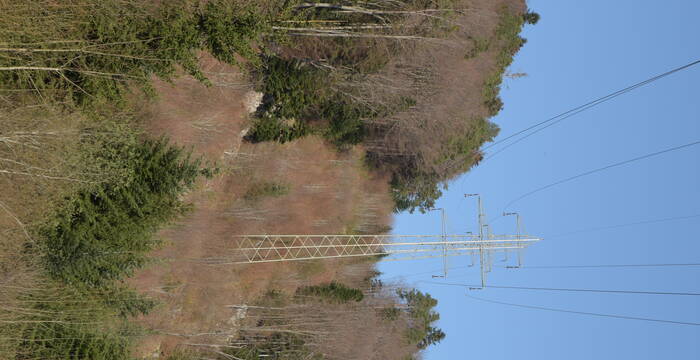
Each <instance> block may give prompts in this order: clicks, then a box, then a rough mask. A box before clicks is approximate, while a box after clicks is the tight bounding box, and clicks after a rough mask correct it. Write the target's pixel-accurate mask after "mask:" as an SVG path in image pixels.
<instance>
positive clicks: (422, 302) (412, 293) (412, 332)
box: [397, 289, 445, 349]
mask: <svg viewBox="0 0 700 360" xmlns="http://www.w3.org/2000/svg"><path fill="white" fill-rule="evenodd" d="M397 295H398V296H399V298H400V299H401V300H403V301H405V302H406V305H408V315H409V316H410V317H411V319H412V324H411V325H410V327H409V328H408V330H407V331H406V340H407V342H408V343H409V344H414V345H416V346H417V347H418V348H419V349H425V348H426V347H428V346H430V345H432V344H436V343H438V342H440V341H442V340H443V339H444V338H445V333H444V332H443V331H442V330H440V329H439V328H436V327H433V326H431V325H432V323H433V322H435V321H437V320H439V319H440V314H438V313H437V312H435V310H433V308H435V306H437V303H438V302H437V300H436V299H434V298H433V297H432V296H430V294H427V293H422V292H420V291H418V290H416V289H411V290H403V289H401V290H398V291H397Z"/></svg>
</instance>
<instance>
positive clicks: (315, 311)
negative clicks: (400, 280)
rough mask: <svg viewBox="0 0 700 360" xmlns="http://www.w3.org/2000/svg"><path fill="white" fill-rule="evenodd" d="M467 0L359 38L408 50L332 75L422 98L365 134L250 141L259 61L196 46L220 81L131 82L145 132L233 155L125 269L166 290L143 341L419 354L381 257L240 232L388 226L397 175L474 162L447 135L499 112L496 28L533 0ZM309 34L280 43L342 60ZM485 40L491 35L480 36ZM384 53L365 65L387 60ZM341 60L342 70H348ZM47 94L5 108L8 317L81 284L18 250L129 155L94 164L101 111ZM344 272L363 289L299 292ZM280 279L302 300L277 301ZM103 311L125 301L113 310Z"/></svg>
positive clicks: (385, 96) (1, 117)
mask: <svg viewBox="0 0 700 360" xmlns="http://www.w3.org/2000/svg"><path fill="white" fill-rule="evenodd" d="M0 2H1V0H0ZM271 3H272V2H271ZM459 4H460V6H461V7H462V12H459V13H458V15H456V16H449V17H445V18H443V19H441V22H442V23H443V24H451V25H452V26H451V27H450V29H443V30H444V33H442V34H441V36H442V37H441V38H440V40H439V41H437V40H435V39H432V40H431V39H427V38H430V37H432V35H434V34H421V33H419V31H418V29H421V24H423V23H424V22H425V21H429V20H430V19H431V16H432V15H431V16H426V13H415V14H409V15H407V16H406V17H405V23H404V25H406V26H407V27H409V28H411V29H412V30H410V31H409V32H410V33H411V35H410V36H414V37H422V38H425V39H419V40H416V39H408V38H401V39H399V38H391V37H380V38H372V39H361V40H359V41H358V43H359V44H360V45H361V46H358V49H362V48H363V47H364V48H368V47H376V48H385V49H387V50H386V51H387V52H388V51H390V50H391V51H392V52H397V53H399V54H401V56H396V57H392V58H391V59H390V60H389V62H388V63H386V64H385V66H384V67H383V69H382V70H381V71H379V72H375V73H372V74H370V75H366V76H365V75H362V76H359V77H355V78H353V80H354V81H343V82H339V83H338V84H337V88H336V90H337V91H340V92H344V93H348V94H351V95H352V96H354V97H355V99H356V101H357V102H358V103H363V104H365V105H367V106H368V107H370V108H375V109H379V108H381V107H385V106H388V105H389V104H390V103H391V102H392V101H393V100H395V99H396V98H401V97H407V98H408V97H410V98H412V99H415V100H416V102H415V104H413V105H411V106H410V108H408V109H405V110H403V111H400V112H397V113H396V114H393V115H392V116H390V117H383V118H376V119H373V120H372V121H371V122H369V124H368V125H369V127H368V129H369V130H368V131H369V136H368V140H367V141H365V142H364V143H363V144H362V145H361V146H355V147H345V148H343V149H342V150H339V149H338V147H337V146H334V144H329V143H328V141H326V140H324V139H322V138H320V137H307V138H304V139H299V140H296V141H293V142H289V143H285V144H279V143H256V144H252V143H248V142H245V141H243V135H244V134H245V133H246V131H247V130H248V128H249V126H250V124H251V117H250V115H249V114H248V113H247V110H246V106H245V104H244V100H245V98H246V94H248V93H249V91H251V89H253V88H254V87H255V84H252V83H251V82H250V81H249V79H250V78H249V76H248V74H245V73H243V72H242V71H241V70H240V69H238V68H236V67H233V66H231V65H227V64H224V63H222V62H220V61H218V60H216V59H215V58H214V57H213V56H212V55H210V54H209V53H206V52H199V53H197V56H198V59H197V61H198V63H199V68H200V69H201V74H202V75H204V76H206V77H207V78H208V79H209V81H210V83H211V86H206V85H204V84H203V83H202V82H201V81H199V80H197V79H196V78H195V77H192V76H184V75H183V72H178V75H182V76H181V77H179V78H177V79H175V80H173V81H172V82H168V81H165V80H159V79H157V78H155V76H152V75H153V74H149V75H151V76H152V77H151V78H149V79H148V82H149V83H152V84H153V88H154V92H155V94H156V98H155V99H141V98H140V93H138V92H132V93H130V94H129V95H128V96H127V98H126V100H125V102H126V103H127V104H128V105H129V106H131V108H130V112H129V114H128V115H124V117H125V119H127V118H128V120H124V122H123V123H122V126H124V127H136V126H138V127H139V128H143V130H144V132H145V133H144V134H140V136H141V137H144V138H145V137H160V136H166V137H168V138H170V139H171V140H172V141H173V142H174V143H175V144H178V145H182V146H185V147H187V148H191V149H192V150H193V152H194V154H195V155H196V156H203V157H204V158H205V159H207V160H209V161H211V162H216V164H217V166H218V167H219V168H220V169H221V172H220V173H219V174H218V175H217V176H215V177H213V178H211V179H202V180H200V181H199V183H198V184H197V186H196V188H195V189H193V190H191V191H190V192H189V193H187V194H184V195H183V196H184V199H185V200H186V201H187V202H190V203H191V204H192V205H193V210H192V211H191V212H190V213H188V214H187V215H186V216H185V217H182V218H180V219H179V220H178V221H176V222H175V223H174V224H171V225H168V226H167V227H165V228H163V229H162V230H161V231H159V232H158V234H157V237H158V238H160V239H162V240H163V246H162V248H160V249H159V250H157V251H155V252H154V253H153V254H152V255H153V262H152V263H150V264H149V265H148V266H146V267H145V268H143V269H141V270H139V271H137V272H136V274H135V275H134V276H133V277H131V278H130V279H129V280H128V284H129V285H131V286H133V287H134V288H135V289H137V290H138V291H139V292H140V293H143V294H147V295H149V296H151V297H153V298H156V299H158V300H159V301H160V303H159V306H158V307H157V308H156V309H155V310H153V311H151V312H150V313H149V314H147V315H145V316H141V317H139V319H138V322H139V323H140V324H141V325H143V326H144V327H145V328H146V329H148V330H149V332H148V335H147V336H145V337H143V338H142V339H141V340H140V341H139V343H138V346H137V349H135V355H137V356H142V357H146V356H148V357H151V356H159V357H165V356H168V355H171V354H173V353H175V351H176V350H177V349H183V348H185V349H190V350H196V353H195V355H192V358H199V357H200V356H201V357H208V356H214V357H216V356H219V355H221V354H220V353H221V351H222V350H223V349H225V348H226V347H227V346H248V345H251V344H253V343H254V342H255V341H253V340H250V339H253V338H256V337H257V339H258V340H259V341H262V339H264V338H268V336H267V335H269V333H272V332H275V331H278V330H284V331H290V332H293V333H298V334H302V336H304V339H305V342H306V345H307V346H309V347H311V348H312V349H313V351H314V352H315V353H317V354H323V355H324V356H325V357H326V358H329V359H353V358H355V359H399V358H406V357H411V356H416V355H415V354H416V352H417V351H418V349H417V348H416V346H415V344H408V343H407V342H406V339H405V330H406V326H407V324H408V323H409V322H410V320H409V319H408V318H407V315H406V314H405V313H403V312H400V313H399V315H398V317H397V318H396V319H394V320H387V319H386V318H385V317H384V316H383V315H382V313H381V310H382V309H385V308H394V307H396V308H401V304H400V301H399V300H398V299H397V298H396V295H395V293H394V292H393V290H392V289H393V288H392V287H390V286H388V287H387V288H386V289H383V290H382V289H378V288H377V287H376V284H374V283H372V282H371V280H372V279H373V278H375V277H376V276H377V275H378V274H377V273H376V271H375V270H374V261H375V260H376V259H362V258H355V259H344V260H316V261H299V262H288V263H271V264H248V265H237V264H230V263H231V262H235V261H239V260H241V258H240V255H239V254H237V252H236V249H235V247H234V246H232V244H233V241H232V237H233V236H234V235H240V234H265V233H268V234H271V233H276V234H314V233H316V234H318V233H342V234H356V233H377V232H385V231H388V230H389V229H390V226H391V214H392V210H394V205H393V199H392V194H391V191H390V184H389V183H390V181H391V180H392V176H394V177H395V176H396V175H397V174H399V175H402V174H403V175H406V176H414V175H415V174H414V173H411V171H413V169H415V168H420V169H421V171H424V172H425V173H429V174H435V173H439V174H440V179H443V180H444V179H449V178H451V177H453V176H455V175H456V174H458V173H460V172H463V171H466V170H467V169H468V168H469V167H470V166H472V165H473V164H475V163H477V162H478V160H479V159H480V155H479V153H478V151H475V152H466V153H462V157H460V158H445V154H446V151H447V152H449V151H448V150H449V149H446V147H449V146H452V145H453V144H452V143H450V141H449V136H447V135H448V134H471V133H473V132H474V127H475V126H480V125H478V124H477V120H474V119H479V121H485V119H487V118H488V117H489V116H490V115H493V108H489V104H487V103H485V101H484V94H483V89H484V84H485V83H487V82H488V81H489V77H490V76H492V74H493V73H494V72H495V71H496V72H497V71H498V70H499V69H498V67H499V66H500V65H499V64H498V60H497V57H498V51H499V46H498V44H497V43H498V41H499V40H498V39H497V38H495V37H494V35H493V33H494V32H495V31H496V29H497V27H498V24H499V12H500V11H504V10H503V9H504V7H503V6H505V9H508V10H507V11H509V12H512V13H514V14H520V13H522V12H523V11H524V4H523V1H521V0H500V1H491V0H472V1H463V2H459ZM398 30H399V29H397V31H398ZM404 30H405V29H404ZM448 30H449V31H448ZM299 37H300V38H303V40H301V39H299V42H298V43H297V44H298V46H296V47H288V48H285V49H277V50H279V51H280V53H282V54H284V56H288V57H302V56H303V57H306V58H307V59H308V60H310V61H311V62H315V63H316V65H318V66H325V67H328V66H330V67H333V65H332V64H328V63H324V61H323V58H322V57H323V56H324V54H327V52H328V51H329V49H328V48H325V47H326V46H327V45H328V43H326V42H324V41H320V40H319V37H318V36H316V37H314V36H307V35H304V36H299ZM487 40H488V41H489V42H490V43H491V46H484V45H483V44H484V41H487ZM278 45H279V44H278ZM283 45H284V43H282V45H280V46H281V47H283ZM358 51H361V50H358ZM409 55H410V56H409ZM236 60H238V61H241V60H242V59H241V58H237V59H236ZM374 60H376V59H369V60H368V61H367V62H366V63H365V64H364V65H363V66H368V67H371V66H375V65H376V64H373V63H372V61H374ZM377 61H379V60H377ZM332 71H335V72H338V73H343V72H344V71H346V70H345V69H342V68H335V69H332ZM198 74H199V73H198ZM195 75H196V76H198V75H197V74H195ZM345 75H347V74H344V75H343V76H339V77H342V78H345V79H348V78H347V77H346V76H345ZM141 80H143V79H141ZM61 81H62V80H61ZM124 83H126V82H124ZM139 84H141V81H139ZM120 86H121V85H120ZM122 90H123V89H122ZM122 90H120V91H122ZM6 99H8V98H7V97H3V98H0V100H6ZM43 100H46V99H43V98H42V101H41V102H38V103H34V104H32V106H28V107H7V108H5V107H2V111H0V164H1V165H0V236H2V239H1V240H2V241H1V242H0V302H2V304H3V305H2V306H3V307H4V308H2V309H0V320H2V321H5V322H12V321H15V320H16V319H19V318H16V317H15V315H16V312H13V311H8V309H10V308H21V307H22V306H24V305H25V304H23V303H22V301H21V299H23V298H24V299H26V297H27V296H31V295H32V294H35V293H36V292H39V291H40V292H42V294H49V295H47V296H54V297H56V298H60V299H70V298H71V296H73V295H72V294H71V293H70V292H69V293H66V292H65V289H56V288H54V287H55V286H56V284H55V283H53V282H47V281H45V276H44V275H43V274H42V273H41V271H39V270H37V269H38V268H39V267H40V266H39V265H37V264H36V262H35V261H34V260H33V259H26V258H24V257H22V256H17V255H18V254H25V252H23V250H24V249H26V247H27V246H31V245H32V244H34V241H35V239H34V237H35V236H37V233H36V232H32V231H30V229H31V228H32V227H35V226H36V225H37V224H39V223H41V222H43V221H44V219H45V218H46V217H47V216H49V215H50V213H51V212H53V211H56V209H57V208H58V205H57V203H58V202H59V201H60V200H61V198H62V197H63V196H64V195H65V194H67V193H70V192H71V191H75V189H76V187H78V186H83V185H85V184H84V183H89V184H88V185H89V186H92V185H90V184H97V183H100V182H101V181H102V179H105V178H110V177H118V176H120V173H119V171H120V169H119V168H118V167H116V168H109V167H106V168H105V167H99V166H92V165H94V164H86V163H85V157H81V156H82V155H80V154H81V151H85V149H81V150H80V151H78V150H76V146H77V144H78V143H80V139H84V138H85V137H86V136H88V137H89V136H91V134H90V132H85V131H84V129H85V128H86V121H93V118H90V119H86V117H85V116H84V115H81V114H80V113H79V112H72V111H66V109H65V108H60V109H58V108H57V107H55V106H53V105H51V104H50V102H49V101H43ZM103 105H104V104H103ZM37 114H40V116H39V115H37ZM132 118H136V119H137V120H138V124H136V123H134V122H133V121H132V120H131V119H132ZM475 124H477V125H475ZM87 127H88V128H90V126H87ZM110 131H114V132H115V133H118V132H119V131H120V130H119V129H111V130H110ZM94 135H95V136H101V135H104V134H94ZM88 143H89V141H88ZM469 145H470V146H471V145H472V144H471V143H470V144H469ZM455 146H459V144H457V145H455ZM465 156H466V158H465ZM368 159H369V160H370V162H369V163H370V164H374V165H375V166H376V165H377V164H380V165H381V166H377V168H378V169H379V171H376V170H377V168H372V167H371V166H370V165H368V162H367V160H368ZM430 181H433V180H430ZM259 184H280V185H282V186H283V187H284V188H285V189H286V190H285V191H284V192H280V193H279V194H277V196H266V195H265V191H262V192H261V191H258V192H259V193H260V194H259V195H256V196H255V197H248V198H246V194H248V193H250V191H251V189H255V188H256V186H258V185H259ZM212 259H215V260H216V261H211V260H212ZM222 259H223V261H222ZM334 280H335V281H339V282H342V283H343V284H346V285H348V286H351V287H355V288H359V289H362V290H363V291H364V292H365V295H366V296H365V298H364V300H362V301H361V302H358V303H350V304H330V303H324V302H320V301H318V299H300V298H299V296H298V295H297V296H295V295H294V294H296V292H297V289H299V288H301V287H303V286H307V285H315V284H322V283H328V282H330V281H334ZM271 290H276V291H279V292H281V293H282V294H283V296H285V297H287V298H291V299H293V300H289V301H288V302H287V303H285V304H283V305H279V304H278V305H274V304H272V305H271V304H265V303H264V301H265V300H264V299H265V298H266V296H267V295H266V294H269V292H270V291H271ZM42 296H44V295H42ZM261 299H262V300H261ZM88 300H89V301H93V302H97V300H93V299H88ZM86 301H87V300H86ZM256 304H257V305H256ZM255 306H261V307H260V308H255ZM87 309H90V308H87ZM241 309H246V310H245V312H241ZM70 311H75V309H72V310H70ZM55 316H60V314H59V315H55ZM105 318H106V319H115V318H116V315H114V314H112V313H109V315H106V316H105ZM270 321H273V322H270ZM108 323H109V321H108ZM116 323H117V321H114V324H116ZM107 327H116V325H114V326H112V325H109V326H107ZM359 329H361V331H358V330H359ZM266 334H267V335H266ZM249 340H250V341H249ZM256 341H257V340H256ZM10 346H11V345H8V347H5V344H4V343H3V342H2V340H0V357H1V356H3V355H4V354H11V353H12V351H14V349H11V348H9V347H10Z"/></svg>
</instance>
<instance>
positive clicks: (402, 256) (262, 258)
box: [226, 194, 541, 287]
mask: <svg viewBox="0 0 700 360" xmlns="http://www.w3.org/2000/svg"><path fill="white" fill-rule="evenodd" d="M465 196H467V197H468V196H476V197H477V198H478V209H479V215H478V223H479V231H478V234H472V233H467V234H466V235H450V234H446V233H445V217H444V209H431V210H440V211H441V213H442V234H441V235H343V234H321V235H240V236H236V237H235V240H236V242H237V244H236V245H237V248H236V251H237V252H240V253H242V254H243V257H244V258H245V260H241V261H235V262H233V263H235V264H250V263H270V262H282V261H300V260H314V259H332V258H349V257H359V256H375V257H382V258H383V257H387V256H392V257H391V258H390V259H384V260H411V259H424V258H436V257H441V258H443V275H442V276H439V277H446V276H447V258H448V257H452V256H471V257H472V265H474V257H475V256H478V258H479V264H480V269H481V284H482V287H485V286H486V275H487V274H488V273H489V272H490V271H491V268H492V264H493V258H494V254H495V253H499V252H502V253H505V254H506V256H507V254H508V252H509V251H517V253H518V265H517V266H511V267H520V264H521V253H522V251H523V250H524V249H525V248H526V247H528V246H529V245H531V244H532V243H535V242H537V241H539V240H541V239H540V238H537V237H532V236H529V235H524V234H522V233H521V224H520V216H519V215H518V214H516V213H504V214H503V215H504V216H506V215H515V216H516V225H517V226H516V228H517V234H515V235H494V234H493V233H492V231H491V227H490V226H489V225H488V224H487V223H486V215H485V213H484V209H483V205H482V202H481V197H480V196H479V195H478V194H466V195H465ZM226 263H229V264H230V263H231V262H230V261H226Z"/></svg>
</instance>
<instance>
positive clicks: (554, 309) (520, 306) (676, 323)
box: [465, 294, 700, 326]
mask: <svg viewBox="0 0 700 360" xmlns="http://www.w3.org/2000/svg"><path fill="white" fill-rule="evenodd" d="M465 296H466V297H468V298H471V299H474V300H478V301H483V302H487V303H492V304H499V305H507V306H514V307H519V308H524V309H534V310H545V311H552V312H561V313H568V314H577V315H588V316H597V317H607V318H615V319H624V320H640V321H650V322H658V323H666V324H675V325H690V326H698V325H700V323H696V322H686V321H674V320H663V319H652V318H643V317H636V316H626V315H616V314H602V313H594V312H587V311H575V310H567V309H558V308H552V307H546V306H535V305H525V304H516V303H509V302H504V301H497V300H491V299H484V298H480V297H476V296H472V295H469V294H465Z"/></svg>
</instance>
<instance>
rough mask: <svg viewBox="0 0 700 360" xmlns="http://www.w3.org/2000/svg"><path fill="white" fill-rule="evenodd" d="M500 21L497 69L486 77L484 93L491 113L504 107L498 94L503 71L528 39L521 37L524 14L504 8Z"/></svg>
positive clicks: (497, 38) (492, 114) (493, 113)
mask: <svg viewBox="0 0 700 360" xmlns="http://www.w3.org/2000/svg"><path fill="white" fill-rule="evenodd" d="M499 16H500V17H499V23H498V26H497V27H496V32H495V41H496V42H497V43H498V49H499V50H498V54H497V56H496V66H497V69H496V71H494V72H493V73H492V74H491V75H489V77H488V78H487V79H486V81H485V83H484V86H483V90H482V94H483V97H484V105H486V108H487V109H488V112H489V115H490V116H494V115H496V114H497V113H498V112H499V111H501V109H502V108H503V101H502V100H501V98H500V97H499V96H498V93H499V91H500V85H501V82H502V81H503V73H504V72H505V71H506V69H507V68H508V66H510V64H511V63H512V62H513V56H514V55H515V53H517V52H518V50H520V48H521V47H522V46H523V45H524V44H525V42H526V40H525V39H524V38H522V37H520V31H521V30H522V27H523V24H524V22H525V20H524V19H523V16H520V15H517V14H512V13H511V12H509V11H508V9H507V8H505V7H504V8H502V9H501V10H500V15H499Z"/></svg>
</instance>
